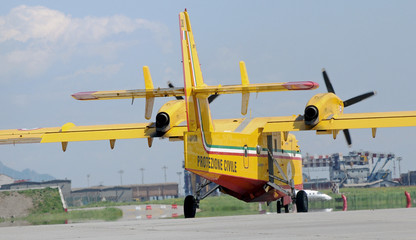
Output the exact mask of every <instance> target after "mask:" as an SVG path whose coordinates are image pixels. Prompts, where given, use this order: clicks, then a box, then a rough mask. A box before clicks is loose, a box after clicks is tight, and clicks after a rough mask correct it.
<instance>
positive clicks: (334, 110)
mask: <svg viewBox="0 0 416 240" xmlns="http://www.w3.org/2000/svg"><path fill="white" fill-rule="evenodd" d="M343 111H344V103H343V101H342V100H341V99H340V98H339V97H338V96H337V95H335V94H333V93H320V94H316V95H315V96H313V97H312V98H311V99H310V100H309V102H308V103H307V104H306V108H305V114H304V119H305V124H306V125H309V126H315V125H316V124H318V123H319V122H320V121H321V120H322V119H328V118H330V117H332V116H335V115H339V114H342V113H343Z"/></svg>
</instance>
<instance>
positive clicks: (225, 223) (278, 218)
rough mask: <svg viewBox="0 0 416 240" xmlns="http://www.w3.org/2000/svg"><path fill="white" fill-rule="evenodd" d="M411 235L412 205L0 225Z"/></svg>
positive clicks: (173, 234) (58, 235) (31, 229)
mask: <svg viewBox="0 0 416 240" xmlns="http://www.w3.org/2000/svg"><path fill="white" fill-rule="evenodd" d="M277 238H280V239H281V238H287V239H366V240H367V239H416V208H410V209H404V208H403V209H383V210H366V211H348V212H311V213H289V214H279V215H278V214H268V215H267V214H264V215H247V216H232V217H212V218H195V219H183V218H174V219H134V220H125V221H117V222H89V223H76V224H63V225H41V226H17V227H2V228H0V239H8V240H13V239H33V240H36V239H42V240H44V239H100V240H105V239H111V240H114V239H134V240H137V239H158V240H159V239H210V240H216V239H277Z"/></svg>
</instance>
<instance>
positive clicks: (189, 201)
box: [183, 179, 219, 218]
mask: <svg viewBox="0 0 416 240" xmlns="http://www.w3.org/2000/svg"><path fill="white" fill-rule="evenodd" d="M211 183H212V182H211V181H208V180H206V179H205V180H204V182H203V183H202V184H197V190H196V192H195V197H194V196H192V195H188V196H186V198H185V201H184V205H183V214H184V216H185V218H194V217H195V214H196V209H197V208H199V201H201V200H202V199H204V198H206V197H208V195H210V194H211V193H213V192H214V191H215V190H217V189H218V188H219V185H215V186H214V187H213V188H211V189H210V190H208V191H207V192H206V193H205V194H203V195H201V190H202V189H203V188H205V187H206V186H208V185H209V184H211Z"/></svg>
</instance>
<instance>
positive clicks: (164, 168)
mask: <svg viewBox="0 0 416 240" xmlns="http://www.w3.org/2000/svg"><path fill="white" fill-rule="evenodd" d="M162 169H163V170H164V171H165V183H166V182H167V178H166V169H168V167H166V165H165V166H163V167H162Z"/></svg>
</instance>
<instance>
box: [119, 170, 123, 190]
mask: <svg viewBox="0 0 416 240" xmlns="http://www.w3.org/2000/svg"><path fill="white" fill-rule="evenodd" d="M118 173H120V186H122V185H123V173H124V171H123V170H120V171H118Z"/></svg>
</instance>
